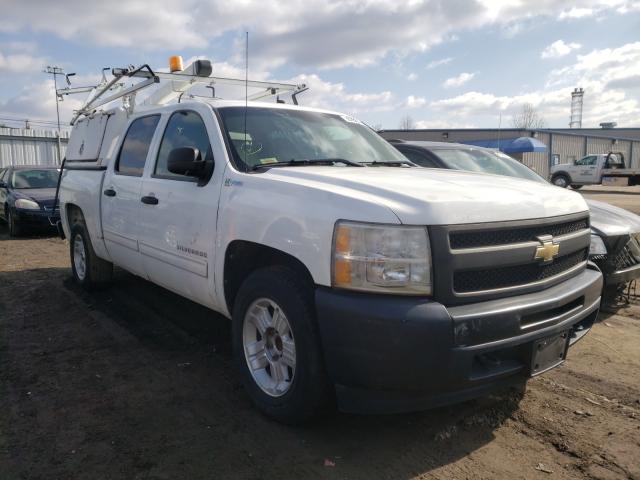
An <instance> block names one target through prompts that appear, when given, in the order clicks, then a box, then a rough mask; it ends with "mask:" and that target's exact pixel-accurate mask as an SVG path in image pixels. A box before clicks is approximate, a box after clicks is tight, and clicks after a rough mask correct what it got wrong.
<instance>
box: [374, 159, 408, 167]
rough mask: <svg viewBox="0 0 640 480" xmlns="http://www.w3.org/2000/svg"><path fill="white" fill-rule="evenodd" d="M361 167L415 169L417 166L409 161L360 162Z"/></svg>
mask: <svg viewBox="0 0 640 480" xmlns="http://www.w3.org/2000/svg"><path fill="white" fill-rule="evenodd" d="M362 164H363V165H369V166H371V167H404V166H407V167H417V165H416V164H415V163H413V162H410V161H409V160H392V161H390V162H379V161H377V160H374V161H373V162H362Z"/></svg>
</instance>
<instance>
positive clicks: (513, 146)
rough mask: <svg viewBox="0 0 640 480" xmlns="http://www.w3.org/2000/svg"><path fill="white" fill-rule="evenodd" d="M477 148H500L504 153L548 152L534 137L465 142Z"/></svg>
mask: <svg viewBox="0 0 640 480" xmlns="http://www.w3.org/2000/svg"><path fill="white" fill-rule="evenodd" d="M464 143H466V144H467V145H476V146H477V147H485V148H499V149H500V151H502V152H504V153H522V152H546V151H547V146H546V145H545V144H544V143H542V142H541V141H540V140H538V139H536V138H533V137H518V138H501V139H500V140H498V139H495V140H470V141H466V142H464Z"/></svg>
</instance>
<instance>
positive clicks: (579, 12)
mask: <svg viewBox="0 0 640 480" xmlns="http://www.w3.org/2000/svg"><path fill="white" fill-rule="evenodd" d="M595 13H596V11H595V10H594V9H593V8H580V7H573V8H571V9H569V10H563V11H562V12H560V15H558V20H566V19H573V18H584V17H591V16H593V15H595Z"/></svg>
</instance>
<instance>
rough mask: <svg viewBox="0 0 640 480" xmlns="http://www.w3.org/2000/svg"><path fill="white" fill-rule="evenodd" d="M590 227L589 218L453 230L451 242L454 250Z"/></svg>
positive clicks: (528, 240)
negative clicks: (518, 225) (501, 227)
mask: <svg viewBox="0 0 640 480" xmlns="http://www.w3.org/2000/svg"><path fill="white" fill-rule="evenodd" d="M587 228H589V218H581V219H579V220H574V221H570V222H561V223H556V224H551V225H536V226H531V227H521V228H503V229H491V230H475V231H460V232H451V233H450V234H449V243H450V245H451V248H452V249H454V250H457V249H461V248H477V247H489V246H495V245H508V244H512V243H522V242H530V241H531V240H535V239H536V237H539V236H542V235H552V236H554V237H557V236H559V235H566V234H569V233H574V232H578V231H580V230H585V229H587Z"/></svg>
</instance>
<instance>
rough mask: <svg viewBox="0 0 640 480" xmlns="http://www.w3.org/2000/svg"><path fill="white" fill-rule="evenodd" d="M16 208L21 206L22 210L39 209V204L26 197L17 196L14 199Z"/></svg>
mask: <svg viewBox="0 0 640 480" xmlns="http://www.w3.org/2000/svg"><path fill="white" fill-rule="evenodd" d="M16 208H21V209H23V210H40V205H38V204H37V203H36V202H34V201H33V200H29V199H27V198H19V199H17V200H16Z"/></svg>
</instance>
